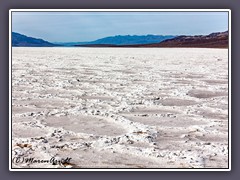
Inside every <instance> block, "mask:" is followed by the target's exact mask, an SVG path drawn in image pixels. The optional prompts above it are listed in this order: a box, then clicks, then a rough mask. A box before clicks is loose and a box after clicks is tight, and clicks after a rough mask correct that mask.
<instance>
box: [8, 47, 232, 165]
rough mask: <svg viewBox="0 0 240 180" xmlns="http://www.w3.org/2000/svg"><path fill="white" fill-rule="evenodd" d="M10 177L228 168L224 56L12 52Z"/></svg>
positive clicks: (203, 52) (171, 51)
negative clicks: (22, 172)
mask: <svg viewBox="0 0 240 180" xmlns="http://www.w3.org/2000/svg"><path fill="white" fill-rule="evenodd" d="M12 50H13V52H12V158H13V159H14V158H15V159H16V158H18V157H19V158H23V157H24V158H30V157H33V158H35V159H36V160H48V159H50V158H51V157H54V158H55V159H57V160H61V159H66V158H67V157H69V158H72V159H71V161H70V162H68V163H30V162H16V161H13V162H12V166H13V168H228V50H227V49H204V48H60V47H56V48H13V49H12Z"/></svg>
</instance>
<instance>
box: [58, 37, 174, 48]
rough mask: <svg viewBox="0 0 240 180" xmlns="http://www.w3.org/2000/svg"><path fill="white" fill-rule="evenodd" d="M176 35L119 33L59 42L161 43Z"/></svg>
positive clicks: (103, 43)
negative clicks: (80, 40)
mask: <svg viewBox="0 0 240 180" xmlns="http://www.w3.org/2000/svg"><path fill="white" fill-rule="evenodd" d="M174 37H176V36H171V35H167V36H163V35H142V36H140V35H117V36H109V37H105V38H101V39H97V40H95V41H89V42H70V43H69V42H67V43H57V44H60V45H65V46H75V45H90V44H102V45H135V44H152V43H159V42H161V41H164V40H167V39H171V38H174Z"/></svg>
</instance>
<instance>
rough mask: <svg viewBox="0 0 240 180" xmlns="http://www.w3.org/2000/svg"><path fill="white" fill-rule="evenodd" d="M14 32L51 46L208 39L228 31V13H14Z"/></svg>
mask: <svg viewBox="0 0 240 180" xmlns="http://www.w3.org/2000/svg"><path fill="white" fill-rule="evenodd" d="M12 30H13V31H14V32H18V33H21V34H24V35H27V36H31V37H36V38H42V39H44V40H47V41H50V42H82V41H92V40H96V39H99V38H103V37H106V36H115V35H147V34H156V35H205V34H209V33H212V32H220V31H226V30H228V13H227V12H13V13H12Z"/></svg>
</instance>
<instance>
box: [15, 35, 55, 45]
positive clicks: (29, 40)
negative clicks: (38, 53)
mask: <svg viewBox="0 0 240 180" xmlns="http://www.w3.org/2000/svg"><path fill="white" fill-rule="evenodd" d="M12 46H13V47H53V46H59V45H56V44H53V43H50V42H48V41H44V40H43V39H37V38H33V37H28V36H25V35H22V34H19V33H16V32H12Z"/></svg>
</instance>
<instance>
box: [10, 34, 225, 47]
mask: <svg viewBox="0 0 240 180" xmlns="http://www.w3.org/2000/svg"><path fill="white" fill-rule="evenodd" d="M12 46H15V47H16V46H18V47H54V46H77V47H204V48H227V47H228V31H225V32H217V33H211V34H209V35H197V36H170V35H169V36H161V35H143V36H137V35H133V36H130V35H126V36H121V35H118V36H110V37H105V38H101V39H98V40H95V41H90V42H68V43H51V42H48V41H45V40H43V39H36V38H33V37H28V36H25V35H22V34H19V33H16V32H12Z"/></svg>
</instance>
